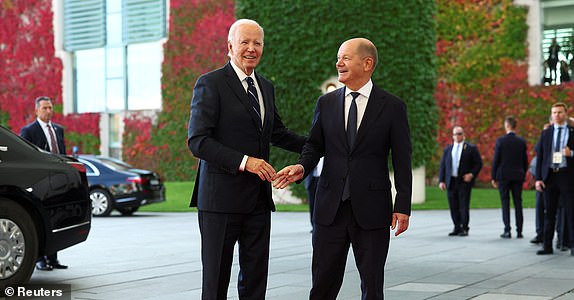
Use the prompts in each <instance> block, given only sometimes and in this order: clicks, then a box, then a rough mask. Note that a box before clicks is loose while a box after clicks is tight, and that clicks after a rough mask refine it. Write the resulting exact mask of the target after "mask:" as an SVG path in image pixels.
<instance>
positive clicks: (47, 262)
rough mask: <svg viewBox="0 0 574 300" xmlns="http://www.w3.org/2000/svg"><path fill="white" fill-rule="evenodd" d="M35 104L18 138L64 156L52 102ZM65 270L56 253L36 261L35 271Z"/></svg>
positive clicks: (40, 100)
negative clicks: (33, 119)
mask: <svg viewBox="0 0 574 300" xmlns="http://www.w3.org/2000/svg"><path fill="white" fill-rule="evenodd" d="M35 103H36V105H35V109H34V112H35V113H36V120H35V121H34V122H32V123H30V124H28V125H26V126H24V127H22V129H21V130H20V136H21V137H23V138H24V139H26V140H28V141H30V142H31V143H32V144H34V145H36V146H38V147H40V148H41V149H43V150H46V151H48V152H52V153H54V154H66V143H65V141H64V127H62V126H60V125H58V124H56V123H54V122H52V121H51V120H52V116H53V115H54V110H53V106H52V100H51V99H50V98H49V97H46V96H42V97H38V98H36V100H35ZM67 268H68V266H65V265H62V264H60V261H59V260H58V253H53V254H49V255H45V256H41V257H40V258H39V259H38V260H37V261H36V269H38V270H42V271H52V270H53V269H67Z"/></svg>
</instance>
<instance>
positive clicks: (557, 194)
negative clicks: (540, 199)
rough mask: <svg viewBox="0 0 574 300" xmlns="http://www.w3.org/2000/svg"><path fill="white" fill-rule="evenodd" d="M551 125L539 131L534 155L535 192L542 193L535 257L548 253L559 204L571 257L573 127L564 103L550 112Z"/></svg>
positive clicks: (573, 238) (573, 229) (573, 244)
mask: <svg viewBox="0 0 574 300" xmlns="http://www.w3.org/2000/svg"><path fill="white" fill-rule="evenodd" d="M550 113H551V118H552V125H551V126H549V127H548V128H546V129H544V130H543V131H542V134H541V135H540V139H539V140H538V144H537V145H536V152H537V156H536V157H538V159H539V161H538V163H537V164H536V190H537V191H539V192H543V193H544V205H545V208H546V210H545V214H544V247H543V249H542V250H539V251H538V252H537V254H538V255H545V254H552V253H553V251H552V240H553V239H554V226H555V224H556V209H557V207H558V204H559V201H560V200H562V201H563V202H562V203H564V205H563V207H564V209H566V224H565V225H566V226H567V228H568V229H567V230H566V231H567V232H568V234H569V241H570V254H571V255H573V256H574V184H573V183H574V151H572V149H574V128H573V127H571V126H570V125H568V123H567V120H568V115H567V108H566V104H564V103H561V102H558V103H555V104H553V105H552V108H551V110H550Z"/></svg>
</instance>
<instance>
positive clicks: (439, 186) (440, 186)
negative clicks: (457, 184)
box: [438, 182, 446, 191]
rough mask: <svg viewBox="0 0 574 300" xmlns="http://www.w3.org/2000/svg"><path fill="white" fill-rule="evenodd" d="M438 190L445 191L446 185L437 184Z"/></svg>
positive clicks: (442, 183)
mask: <svg viewBox="0 0 574 300" xmlns="http://www.w3.org/2000/svg"><path fill="white" fill-rule="evenodd" d="M438 188H439V189H440V190H441V191H444V190H446V183H444V182H439V184H438Z"/></svg>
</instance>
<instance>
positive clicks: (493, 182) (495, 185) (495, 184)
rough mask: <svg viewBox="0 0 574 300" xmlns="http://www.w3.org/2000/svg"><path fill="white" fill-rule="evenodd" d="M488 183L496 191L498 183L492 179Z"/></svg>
mask: <svg viewBox="0 0 574 300" xmlns="http://www.w3.org/2000/svg"><path fill="white" fill-rule="evenodd" d="M490 183H491V184H492V186H493V187H494V188H496V189H497V188H498V182H496V180H494V179H493V180H491V181H490Z"/></svg>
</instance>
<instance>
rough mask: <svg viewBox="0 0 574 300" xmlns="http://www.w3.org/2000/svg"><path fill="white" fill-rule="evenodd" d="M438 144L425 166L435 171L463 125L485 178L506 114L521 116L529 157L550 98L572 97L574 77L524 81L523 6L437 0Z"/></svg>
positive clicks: (572, 101)
mask: <svg viewBox="0 0 574 300" xmlns="http://www.w3.org/2000/svg"><path fill="white" fill-rule="evenodd" d="M437 7H438V15H437V23H438V24H437V25H438V26H437V31H438V33H439V34H438V41H437V59H438V62H439V64H438V76H439V78H438V83H437V86H436V90H435V98H436V103H437V106H438V108H439V126H438V128H439V131H438V133H437V142H438V144H439V150H438V151H437V153H436V154H435V156H434V158H433V160H432V161H431V163H430V165H429V166H428V168H427V176H428V177H436V176H437V174H438V164H439V162H440V158H441V156H442V152H443V151H442V150H443V149H444V147H445V146H446V145H447V144H450V143H452V137H451V134H452V127H453V126H455V125H461V126H463V127H464V129H465V135H466V138H467V140H469V141H471V142H472V143H475V144H476V145H477V146H478V149H479V151H480V154H481V156H482V159H483V162H484V167H483V169H482V171H481V172H480V174H479V181H480V182H482V183H484V184H486V183H488V182H490V179H491V178H490V171H491V163H492V158H493V154H494V145H495V143H496V139H497V138H498V137H500V136H502V135H504V134H505V131H504V128H503V122H504V118H505V117H506V116H508V115H513V116H515V117H516V118H517V119H518V129H517V133H518V134H519V135H521V136H522V137H524V138H525V139H526V140H527V143H528V150H529V157H530V158H532V157H533V156H534V155H535V152H534V149H533V148H534V145H535V144H536V141H537V140H538V138H539V136H540V132H541V130H542V126H543V124H544V123H546V122H547V120H548V116H549V114H550V106H551V104H552V103H554V102H558V101H561V102H566V103H567V104H569V105H570V106H572V105H574V84H573V83H570V84H565V85H562V86H551V87H546V86H540V85H539V86H529V85H528V78H527V76H528V75H527V72H528V65H527V64H526V57H527V54H528V53H527V50H526V49H527V46H526V45H527V41H526V31H527V26H526V13H527V10H526V9H525V8H522V7H518V6H515V5H513V3H512V1H511V0H456V1H452V0H437Z"/></svg>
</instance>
